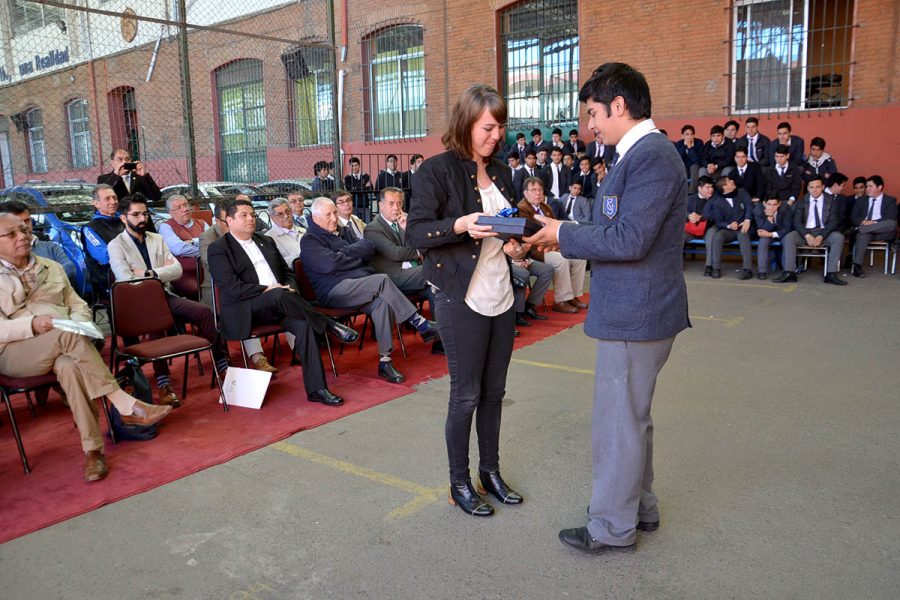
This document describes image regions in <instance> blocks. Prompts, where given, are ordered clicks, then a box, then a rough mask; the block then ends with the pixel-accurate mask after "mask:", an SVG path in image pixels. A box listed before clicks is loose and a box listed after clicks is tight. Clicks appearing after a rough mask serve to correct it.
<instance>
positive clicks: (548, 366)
mask: <svg viewBox="0 0 900 600" xmlns="http://www.w3.org/2000/svg"><path fill="white" fill-rule="evenodd" d="M510 362H514V363H518V364H520V365H528V366H529V367H542V368H544V369H556V370H558V371H568V372H569V373H581V374H582V375H593V374H594V370H593V369H576V368H575V367H569V366H566V365H554V364H551V363H545V362H537V361H534V360H525V359H522V358H512V359H510Z"/></svg>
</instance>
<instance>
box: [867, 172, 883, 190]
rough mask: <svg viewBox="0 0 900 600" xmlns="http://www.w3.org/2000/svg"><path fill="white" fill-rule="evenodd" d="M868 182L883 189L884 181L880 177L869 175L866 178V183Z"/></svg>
mask: <svg viewBox="0 0 900 600" xmlns="http://www.w3.org/2000/svg"><path fill="white" fill-rule="evenodd" d="M870 181H871V182H872V183H874V184H875V185H877V186H878V187H884V179H882V178H881V175H869V176H868V177H866V183H869V182H870Z"/></svg>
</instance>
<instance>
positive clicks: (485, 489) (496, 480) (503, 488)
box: [478, 471, 522, 504]
mask: <svg viewBox="0 0 900 600" xmlns="http://www.w3.org/2000/svg"><path fill="white" fill-rule="evenodd" d="M478 479H480V480H481V489H479V490H478V491H479V492H480V493H482V494H484V493H488V494H490V495H491V496H493V497H494V498H496V499H497V500H499V501H500V502H502V503H503V504H522V494H520V493H518V492H517V491H515V490H512V489H510V488H509V486H508V485H506V482H505V481H503V478H502V477H500V471H478Z"/></svg>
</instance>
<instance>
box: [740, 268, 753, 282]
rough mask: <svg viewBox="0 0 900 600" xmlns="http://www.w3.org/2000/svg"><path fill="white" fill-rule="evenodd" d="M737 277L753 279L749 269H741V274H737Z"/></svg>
mask: <svg viewBox="0 0 900 600" xmlns="http://www.w3.org/2000/svg"><path fill="white" fill-rule="evenodd" d="M738 279H740V280H741V281H745V280H747V279H753V271H751V270H750V269H742V270H741V274H740V275H738Z"/></svg>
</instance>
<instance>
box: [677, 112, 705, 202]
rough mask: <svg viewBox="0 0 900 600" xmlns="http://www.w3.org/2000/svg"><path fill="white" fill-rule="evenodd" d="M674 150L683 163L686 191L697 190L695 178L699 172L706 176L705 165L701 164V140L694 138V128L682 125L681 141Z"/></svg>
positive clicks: (689, 125)
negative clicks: (686, 181)
mask: <svg viewBox="0 0 900 600" xmlns="http://www.w3.org/2000/svg"><path fill="white" fill-rule="evenodd" d="M675 150H677V151H678V155H679V156H680V157H681V162H683V163H684V172H685V176H686V177H687V178H688V182H689V184H688V185H689V187H688V190H689V191H691V192H693V191H694V190H695V189H696V188H697V178H698V177H700V171H703V174H704V175H705V174H706V163H704V162H703V140H701V139H700V138H698V137H695V130H694V126H693V125H691V124H686V125H682V127H681V139H680V140H678V141H677V142H675Z"/></svg>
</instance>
